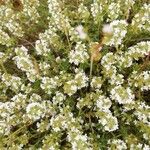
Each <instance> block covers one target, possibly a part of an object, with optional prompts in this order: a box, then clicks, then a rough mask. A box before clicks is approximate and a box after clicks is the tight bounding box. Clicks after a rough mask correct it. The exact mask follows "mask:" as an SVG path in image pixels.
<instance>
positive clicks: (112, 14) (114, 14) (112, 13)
mask: <svg viewBox="0 0 150 150" xmlns="http://www.w3.org/2000/svg"><path fill="white" fill-rule="evenodd" d="M121 13H122V12H121V9H120V4H119V3H118V2H117V3H114V2H112V3H111V4H110V5H109V6H108V17H109V18H108V21H113V20H116V19H118V17H119V16H120V14H121Z"/></svg>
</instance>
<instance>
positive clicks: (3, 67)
mask: <svg viewBox="0 0 150 150" xmlns="http://www.w3.org/2000/svg"><path fill="white" fill-rule="evenodd" d="M0 65H1V67H2V70H3V71H4V73H5V74H8V73H7V70H6V68H5V66H4V64H3V62H2V61H0Z"/></svg>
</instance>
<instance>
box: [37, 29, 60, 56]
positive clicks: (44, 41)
mask: <svg viewBox="0 0 150 150" xmlns="http://www.w3.org/2000/svg"><path fill="white" fill-rule="evenodd" d="M55 32H56V30H55V28H53V27H52V26H49V29H48V30H45V32H44V33H40V34H39V39H38V40H37V41H36V42H35V50H36V53H37V54H38V55H44V56H47V55H48V54H49V53H50V52H51V48H50V45H51V44H54V42H53V41H55V40H56V39H57V37H58V36H57V34H56V33H55ZM54 46H55V44H54Z"/></svg>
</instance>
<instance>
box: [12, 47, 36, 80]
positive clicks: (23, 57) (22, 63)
mask: <svg viewBox="0 0 150 150" xmlns="http://www.w3.org/2000/svg"><path fill="white" fill-rule="evenodd" d="M27 52H28V49H27V48H25V47H24V46H22V47H17V48H15V53H16V55H17V56H15V57H14V58H13V60H14V61H15V63H16V65H17V67H18V68H19V69H21V70H22V71H24V72H26V75H27V78H28V80H30V81H31V82H34V81H35V80H36V78H38V77H39V73H38V70H37V69H35V66H34V63H33V61H32V58H31V57H30V56H29V54H28V53H27Z"/></svg>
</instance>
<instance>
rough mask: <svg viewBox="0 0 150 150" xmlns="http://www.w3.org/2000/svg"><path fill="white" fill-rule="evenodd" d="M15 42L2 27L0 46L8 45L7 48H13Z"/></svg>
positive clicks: (0, 28) (0, 30) (0, 29)
mask: <svg viewBox="0 0 150 150" xmlns="http://www.w3.org/2000/svg"><path fill="white" fill-rule="evenodd" d="M12 42H13V40H12V39H11V37H10V36H9V35H8V34H7V33H6V32H4V31H3V29H2V27H0V44H2V45H6V46H8V47H9V46H11V45H12Z"/></svg>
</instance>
